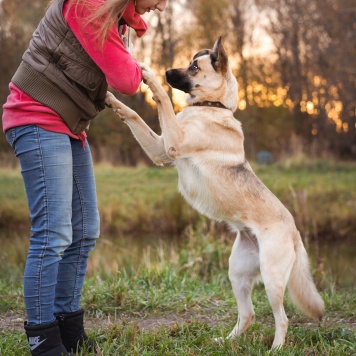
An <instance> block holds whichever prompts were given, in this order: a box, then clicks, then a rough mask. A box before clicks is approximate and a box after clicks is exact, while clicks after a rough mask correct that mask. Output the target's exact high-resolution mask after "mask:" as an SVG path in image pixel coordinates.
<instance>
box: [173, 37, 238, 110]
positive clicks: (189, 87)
mask: <svg viewBox="0 0 356 356" xmlns="http://www.w3.org/2000/svg"><path fill="white" fill-rule="evenodd" d="M166 81H167V83H168V84H169V85H170V86H171V87H173V88H176V89H179V90H182V91H184V92H186V93H188V94H189V96H188V98H187V102H188V103H189V104H194V103H197V102H202V101H219V102H221V103H222V104H224V105H225V106H226V107H227V108H229V109H231V110H232V111H235V110H236V107H237V81H236V78H235V77H234V75H233V74H232V71H231V68H230V66H229V59H228V57H227V55H226V52H225V49H224V47H223V45H222V40H221V37H219V39H218V40H217V41H216V42H215V44H214V47H213V49H212V50H211V49H204V50H201V51H200V52H198V53H197V54H196V55H195V56H194V57H193V60H192V61H191V62H190V64H189V66H188V67H187V68H178V69H170V70H167V71H166Z"/></svg>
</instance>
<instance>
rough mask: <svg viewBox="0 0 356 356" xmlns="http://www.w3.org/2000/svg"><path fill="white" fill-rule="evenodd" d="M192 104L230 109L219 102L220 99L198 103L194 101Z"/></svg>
mask: <svg viewBox="0 0 356 356" xmlns="http://www.w3.org/2000/svg"><path fill="white" fill-rule="evenodd" d="M193 106H212V107H215V108H221V109H226V110H230V109H228V108H227V107H226V106H225V105H224V104H222V103H220V101H200V102H198V103H194V104H193Z"/></svg>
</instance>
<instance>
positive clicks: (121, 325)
mask: <svg viewBox="0 0 356 356" xmlns="http://www.w3.org/2000/svg"><path fill="white" fill-rule="evenodd" d="M231 243H232V241H231V236H228V235H222V236H220V238H218V239H217V238H216V237H215V236H214V235H213V234H212V233H209V232H208V233H204V232H202V231H193V230H189V231H187V233H186V237H185V241H184V243H183V244H181V245H182V246H181V247H180V248H176V249H172V248H170V246H169V245H165V244H160V245H158V246H157V247H156V248H155V249H152V250H151V255H150V256H151V258H142V259H141V260H139V261H132V268H126V269H124V268H122V267H120V266H119V267H118V269H117V270H116V272H110V273H108V272H106V271H105V270H103V269H100V268H99V269H98V270H97V271H96V273H90V274H89V277H88V278H87V279H86V283H85V286H84V290H83V298H82V307H83V308H84V309H85V310H86V320H87V325H88V333H89V335H90V337H92V338H94V339H95V340H96V341H97V342H98V344H99V346H100V348H101V352H102V355H105V356H109V355H110V356H111V355H236V354H239V355H267V353H268V350H269V348H270V346H271V344H272V341H273V336H274V321H273V317H272V313H271V308H270V306H269V304H268V301H267V297H266V294H265V291H264V288H263V286H256V288H255V290H254V293H253V304H254V307H255V312H256V322H255V323H254V324H253V325H252V326H251V328H250V329H249V330H248V332H247V333H246V334H245V335H244V336H243V337H241V338H239V339H237V340H234V341H225V342H223V343H216V342H214V338H216V337H220V336H226V335H227V334H228V333H229V332H230V331H231V329H232V327H233V326H234V324H235V322H236V319H237V309H236V304H235V299H234V296H233V294H232V291H231V286H230V283H229V281H228V276H227V259H228V255H229V253H230V249H231ZM93 257H94V256H93ZM110 257H111V258H112V257H113V256H110ZM0 270H2V268H1V269H0ZM6 273H7V274H6V278H2V279H1V283H0V295H1V299H0V319H2V318H6V317H7V318H9V319H11V317H9V315H10V316H12V318H14V316H20V317H22V318H24V317H25V316H24V315H25V311H24V306H23V296H22V290H21V272H20V270H19V269H16V268H12V269H10V270H9V269H7V271H6ZM3 276H5V271H3ZM316 281H317V283H318V285H319V289H321V293H322V296H323V299H324V301H325V304H326V314H325V317H324V320H323V321H322V322H321V323H317V322H315V321H312V320H310V319H308V318H307V317H305V316H303V315H302V314H301V313H300V312H299V311H298V310H297V309H296V308H295V307H294V306H293V304H292V303H291V301H290V300H289V298H288V295H286V300H285V308H286V313H287V315H288V317H289V320H290V328H289V330H288V334H287V341H286V345H285V347H284V348H283V349H282V350H280V351H278V352H274V353H272V354H275V355H335V356H336V355H353V354H355V351H356V337H355V330H356V329H355V324H356V295H355V289H354V288H352V287H350V288H343V289H342V288H338V287H335V285H334V283H333V281H332V280H331V279H330V280H329V283H328V284H327V283H325V281H324V283H323V287H322V288H320V281H319V280H318V279H317V278H316ZM152 324H154V326H152ZM148 325H151V327H148ZM0 329H1V328H0ZM0 355H9V356H12V355H14V356H17V355H25V356H26V355H29V352H28V349H27V343H26V340H25V336H24V334H23V332H22V331H21V327H17V328H16V329H15V331H7V330H6V328H3V330H2V331H0ZM83 355H85V353H83Z"/></svg>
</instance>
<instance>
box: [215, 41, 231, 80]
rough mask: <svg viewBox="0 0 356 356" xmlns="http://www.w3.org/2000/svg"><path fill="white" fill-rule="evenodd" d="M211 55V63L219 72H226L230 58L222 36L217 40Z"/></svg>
mask: <svg viewBox="0 0 356 356" xmlns="http://www.w3.org/2000/svg"><path fill="white" fill-rule="evenodd" d="M210 57H211V64H212V65H213V67H214V69H215V70H216V71H217V72H220V73H222V74H225V73H226V72H227V68H228V63H229V59H228V57H227V55H226V52H225V49H224V47H223V45H222V39H221V36H220V37H219V38H218V39H217V41H216V42H215V44H214V47H213V51H212V53H211V55H210Z"/></svg>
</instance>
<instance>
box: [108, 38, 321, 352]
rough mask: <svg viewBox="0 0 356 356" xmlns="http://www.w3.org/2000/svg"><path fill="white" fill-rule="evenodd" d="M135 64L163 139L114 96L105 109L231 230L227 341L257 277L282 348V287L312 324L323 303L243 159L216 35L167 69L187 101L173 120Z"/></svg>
mask: <svg viewBox="0 0 356 356" xmlns="http://www.w3.org/2000/svg"><path fill="white" fill-rule="evenodd" d="M140 66H141V69H142V72H143V77H144V80H145V82H146V84H147V85H148V86H149V88H150V89H151V91H152V93H153V99H154V100H155V101H156V103H157V109H158V115H159V122H160V126H161V130H162V134H161V135H160V136H159V135H157V134H156V133H154V132H153V131H152V130H151V129H150V128H149V127H148V126H147V125H146V123H145V122H144V121H143V120H142V119H141V118H140V117H139V116H138V114H137V113H136V112H134V111H133V110H131V109H130V108H128V107H127V106H125V105H124V104H122V103H121V102H120V101H118V100H117V99H116V98H115V97H114V96H113V95H112V94H111V93H108V94H107V97H106V104H107V105H108V106H109V107H112V108H113V109H114V110H115V112H116V113H117V114H119V115H120V117H121V118H122V120H123V121H124V122H125V123H126V124H127V125H128V126H129V127H130V129H131V130H132V132H133V134H134V136H135V137H136V139H137V141H138V142H139V144H140V145H141V146H142V148H143V149H144V150H145V152H146V153H147V155H148V156H149V157H150V159H151V160H152V161H153V162H154V163H155V164H157V165H164V164H171V163H172V164H173V165H174V166H175V167H176V169H177V171H178V176H179V191H180V192H181V194H182V195H183V196H184V198H185V199H186V200H187V201H188V202H189V203H190V204H191V205H192V206H193V207H194V208H195V209H196V210H197V211H199V212H200V213H201V214H204V215H206V216H208V217H209V218H211V219H215V220H218V221H225V222H226V223H227V224H228V225H229V226H230V227H231V228H232V229H233V230H234V231H236V240H235V243H234V245H233V248H232V253H231V256H230V258H229V278H230V281H231V284H232V289H233V292H234V295H235V297H236V300H237V306H238V320H237V323H236V326H235V327H234V328H233V330H232V331H231V333H230V334H229V335H228V338H235V337H238V336H240V335H241V334H242V333H243V332H245V331H246V330H247V329H248V327H249V326H250V324H251V322H252V321H253V319H254V315H255V313H254V309H253V305H252V302H251V292H252V289H253V286H254V283H255V282H256V281H257V280H258V279H259V278H261V279H262V281H263V283H264V285H265V289H266V293H267V296H268V300H269V303H270V305H271V307H272V311H273V315H274V319H275V337H274V341H273V345H272V347H279V346H281V345H283V344H284V342H285V336H286V332H287V327H288V319H287V316H286V314H285V311H284V307H283V297H284V292H285V289H286V287H288V290H289V292H290V295H291V297H292V299H293V301H294V302H295V304H296V305H297V306H298V307H299V308H300V309H301V310H302V311H303V312H305V313H306V314H307V315H309V316H311V317H313V318H315V319H318V320H320V319H321V317H322V315H323V313H324V303H323V300H322V298H321V297H320V295H319V294H318V292H317V290H316V287H315V284H314V282H313V279H312V276H311V272H310V268H309V262H308V256H307V253H306V250H305V248H304V246H303V242H302V239H301V237H300V234H299V232H298V230H297V228H296V226H295V222H294V219H293V217H292V215H291V214H290V212H289V211H288V210H287V209H286V208H285V207H284V205H283V204H282V203H281V202H280V201H279V200H278V199H277V198H276V196H275V195H273V194H272V193H271V191H270V190H269V189H268V188H267V187H266V186H265V185H264V184H263V183H262V182H261V180H260V179H259V178H258V177H257V176H256V175H255V173H254V172H253V170H252V168H251V167H250V165H249V164H248V162H247V161H246V159H245V153H244V135H243V132H242V128H241V123H240V122H239V121H238V120H236V119H235V118H234V116H233V112H234V111H235V110H236V107H237V97H238V96H237V93H238V91H237V82H236V79H235V77H234V75H233V73H232V71H231V68H230V66H229V61H228V57H227V55H226V52H225V50H224V47H223V45H222V42H221V38H219V39H218V40H217V41H216V43H215V44H214V48H213V49H212V50H202V51H200V52H198V53H197V54H196V55H195V56H194V57H193V60H192V61H191V63H190V64H189V66H188V67H187V68H180V69H171V70H168V71H167V72H166V80H167V82H168V84H170V85H171V86H172V87H174V88H177V89H180V90H183V91H185V92H186V93H187V94H188V98H187V102H188V104H191V105H190V106H188V107H186V108H185V109H183V110H182V111H181V112H180V113H178V114H177V116H176V115H175V113H174V111H173V108H172V104H171V102H170V99H169V97H168V95H167V93H166V92H165V90H164V89H163V87H162V86H161V85H160V83H159V81H158V80H157V78H156V77H155V75H154V73H153V72H152V70H151V69H150V68H149V67H148V66H147V65H145V64H143V63H141V64H140ZM216 103H221V104H222V105H220V104H216Z"/></svg>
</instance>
